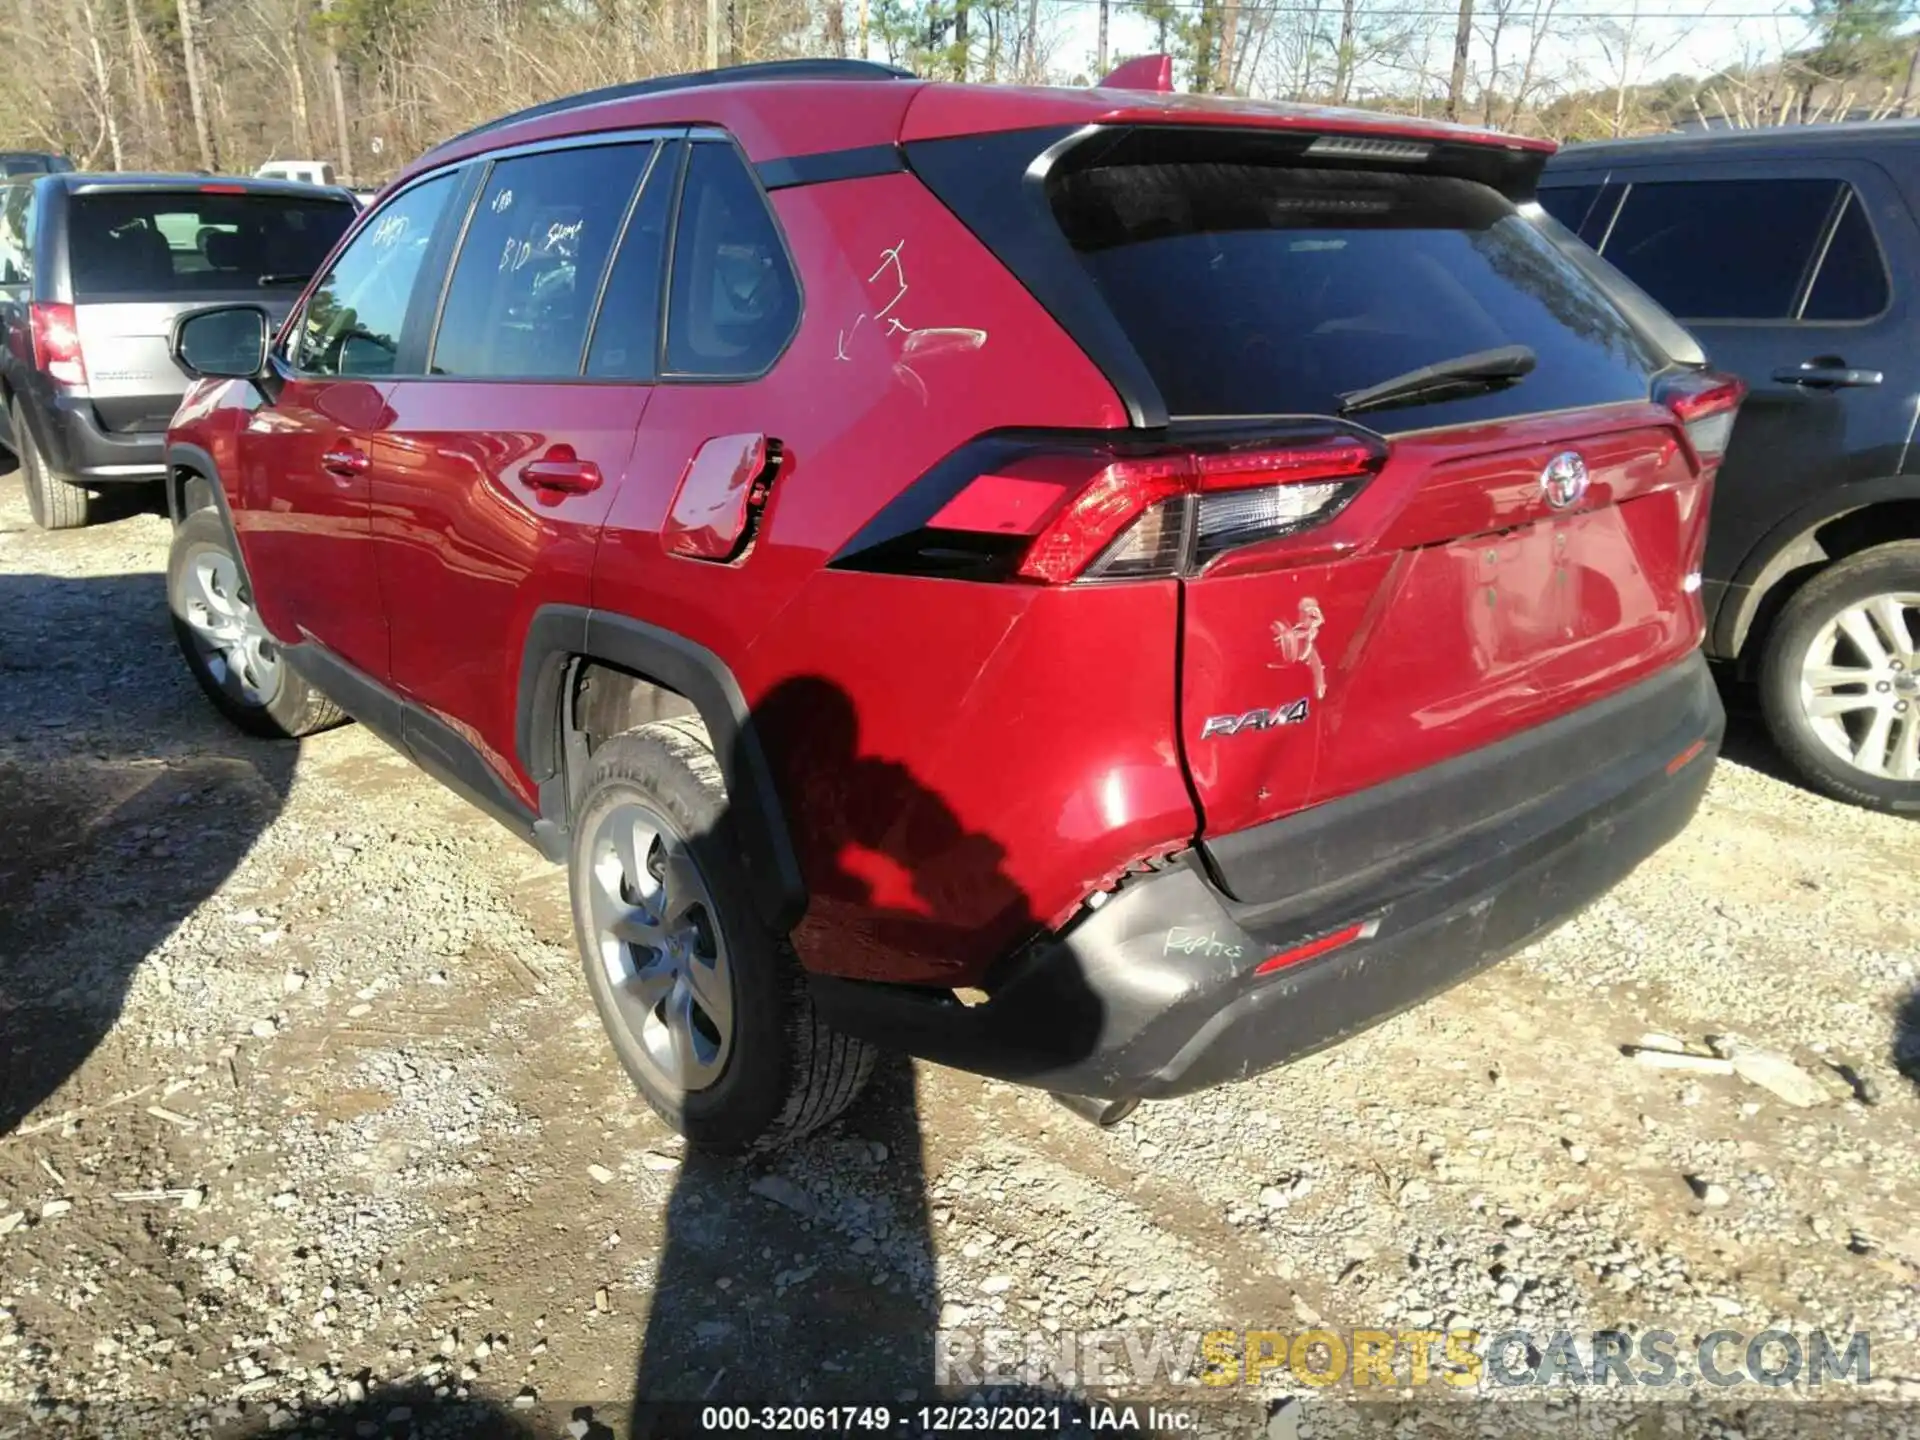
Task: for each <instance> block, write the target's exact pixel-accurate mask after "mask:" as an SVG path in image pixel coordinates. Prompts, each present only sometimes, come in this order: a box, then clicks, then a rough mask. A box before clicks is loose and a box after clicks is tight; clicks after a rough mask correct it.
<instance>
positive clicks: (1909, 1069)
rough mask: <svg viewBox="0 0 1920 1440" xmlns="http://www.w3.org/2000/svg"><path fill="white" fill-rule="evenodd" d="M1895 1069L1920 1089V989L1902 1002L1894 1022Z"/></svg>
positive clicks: (1912, 992)
mask: <svg viewBox="0 0 1920 1440" xmlns="http://www.w3.org/2000/svg"><path fill="white" fill-rule="evenodd" d="M1893 1068H1894V1069H1896V1070H1898V1071H1899V1072H1900V1073H1901V1074H1902V1075H1904V1076H1906V1077H1907V1079H1908V1080H1910V1081H1911V1082H1912V1083H1913V1086H1914V1088H1915V1089H1920V988H1916V989H1914V990H1913V991H1911V992H1910V993H1909V994H1908V995H1907V998H1906V999H1905V1000H1903V1001H1901V1002H1900V1011H1899V1013H1898V1014H1897V1015H1895V1016H1894V1020H1893Z"/></svg>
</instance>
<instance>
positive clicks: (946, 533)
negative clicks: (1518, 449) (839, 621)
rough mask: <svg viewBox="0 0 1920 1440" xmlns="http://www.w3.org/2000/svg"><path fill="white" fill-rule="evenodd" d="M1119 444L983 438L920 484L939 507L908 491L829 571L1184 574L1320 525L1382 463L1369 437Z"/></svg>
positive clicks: (1017, 576)
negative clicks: (936, 496)
mask: <svg viewBox="0 0 1920 1440" xmlns="http://www.w3.org/2000/svg"><path fill="white" fill-rule="evenodd" d="M1126 445H1127V442H1124V441H1113V442H1100V441H1083V442H1078V443H1076V442H1074V441H1072V440H1069V439H1061V440H1048V439H1047V438H1045V437H1035V438H1021V439H1010V438H1009V437H1004V436H989V437H985V438H984V439H983V440H981V441H977V442H975V443H974V444H973V445H971V446H968V447H964V448H963V449H962V450H961V451H960V452H958V453H957V454H955V455H954V456H952V457H949V460H948V461H947V462H945V463H943V465H941V466H939V467H936V469H935V470H934V471H933V472H931V473H930V474H929V475H928V476H927V477H926V478H925V479H924V480H923V481H922V482H921V485H932V486H935V487H937V488H938V490H939V491H940V493H941V494H942V495H943V496H944V498H943V499H941V501H940V503H939V504H938V505H937V506H936V507H934V508H933V509H932V513H931V514H926V510H927V504H926V501H925V499H924V497H922V496H919V495H917V494H916V491H918V490H919V489H920V486H916V487H914V489H913V490H909V491H908V492H907V494H906V495H904V496H902V497H901V500H900V501H899V502H896V504H895V505H894V506H890V507H889V509H888V511H886V512H883V513H882V514H881V515H880V516H879V517H876V519H875V521H874V522H873V523H872V524H871V525H869V526H868V527H867V529H866V530H865V531H863V532H862V533H861V534H860V535H859V536H856V537H855V539H854V541H853V542H852V543H851V544H850V545H849V546H848V547H847V549H846V550H845V551H843V552H842V553H841V554H840V555H839V556H837V557H835V561H834V563H835V564H836V565H838V566H840V567H841V568H843V569H863V570H886V571H893V572H900V573H917V574H943V575H954V576H964V577H966V578H971V579H993V580H1015V581H1027V582H1030V583H1037V584H1043V585H1064V584H1068V583H1071V582H1074V581H1096V580H1134V579H1148V578H1165V577H1168V576H1178V575H1190V574H1193V573H1195V572H1196V571H1198V570H1199V569H1201V568H1202V567H1204V566H1205V565H1206V564H1207V563H1208V562H1209V561H1211V560H1212V559H1214V558H1215V557H1216V556H1218V555H1221V554H1224V553H1225V552H1227V551H1228V550H1232V549H1236V548H1238V547H1240V546H1243V545H1251V544H1254V543H1256V542H1258V541H1261V540H1271V539H1274V538H1276V537H1278V536H1282V535H1287V534H1291V533H1292V532H1294V531H1296V530H1301V529H1304V528H1306V527H1308V526H1311V525H1316V524H1320V523H1322V522H1324V521H1326V520H1328V519H1330V518H1331V517H1332V516H1333V515H1335V514H1337V513H1338V512H1339V511H1340V509H1341V508H1342V507H1343V506H1344V505H1345V504H1346V502H1347V501H1348V500H1350V499H1351V498H1352V497H1353V495H1354V493H1355V492H1356V491H1357V490H1358V489H1359V488H1360V487H1361V485H1363V484H1364V483H1365V482H1366V481H1367V479H1368V478H1369V477H1371V476H1372V475H1373V474H1374V473H1375V472H1377V471H1378V470H1379V468H1380V466H1381V465H1382V464H1383V463H1384V461H1385V459H1386V453H1387V452H1386V447H1385V446H1384V445H1382V444H1381V443H1380V442H1378V441H1376V440H1373V439H1371V438H1370V437H1366V436H1361V435H1355V434H1351V433H1347V432H1339V431H1328V430H1327V429H1325V428H1324V427H1322V428H1321V429H1319V430H1318V432H1317V433H1314V434H1310V435H1306V436H1301V437H1287V436H1281V437H1271V436H1269V437H1262V438H1261V439H1259V440H1254V441H1248V440H1235V441H1232V442H1220V443H1215V444H1209V445H1194V446H1181V447H1167V448H1156V449H1144V448H1140V447H1138V446H1134V447H1132V448H1124V447H1126ZM916 512H917V513H918V514H926V518H925V519H924V520H920V519H917V518H916Z"/></svg>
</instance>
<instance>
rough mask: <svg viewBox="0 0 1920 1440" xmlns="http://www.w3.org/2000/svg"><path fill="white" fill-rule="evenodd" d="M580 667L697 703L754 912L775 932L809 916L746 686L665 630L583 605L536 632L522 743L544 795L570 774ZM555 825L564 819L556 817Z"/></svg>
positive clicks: (549, 610)
mask: <svg viewBox="0 0 1920 1440" xmlns="http://www.w3.org/2000/svg"><path fill="white" fill-rule="evenodd" d="M577 660H587V661H597V662H600V663H602V664H606V665H611V666H614V667H615V668H617V669H620V670H625V671H627V672H629V673H631V674H634V675H637V676H641V677H644V678H646V679H648V680H651V681H653V682H654V683H655V684H658V685H663V686H665V687H666V688H668V689H670V690H673V691H675V692H677V693H679V694H681V695H684V696H685V697H686V698H687V699H688V701H690V702H691V703H692V705H693V707H694V708H695V709H696V710H697V711H699V713H700V719H701V721H702V722H703V723H704V724H705V725H706V727H707V734H708V735H709V736H710V737H711V738H712V740H713V748H714V755H715V758H716V759H717V760H718V761H719V764H720V773H721V775H722V777H723V778H724V779H725V781H726V786H727V797H728V813H729V815H730V817H731V818H732V819H733V821H734V822H735V823H736V824H737V826H738V827H739V828H738V835H737V836H736V838H737V840H738V842H739V845H740V851H741V854H742V856H743V857H744V858H745V860H746V865H747V876H748V881H749V884H750V885H751V887H752V891H753V898H754V904H755V907H756V908H757V909H758V910H759V912H760V916H761V918H762V919H763V920H764V921H765V922H766V923H767V925H768V926H769V927H770V928H772V929H773V930H774V931H775V932H776V933H779V934H785V933H786V932H787V931H789V930H791V929H792V928H793V927H794V925H796V924H797V923H798V922H799V920H800V917H801V916H802V915H804V914H805V913H806V908H807V889H806V881H805V880H804V878H803V877H802V875H801V871H800V861H799V857H798V856H797V855H796V854H795V852H794V848H793V840H792V836H791V834H790V833H789V831H788V829H787V821H786V810H785V807H784V806H783V805H782V804H781V801H780V794H779V790H778V787H777V786H776V785H775V784H774V779H773V769H772V767H771V766H770V765H769V764H768V763H767V758H766V752H765V750H764V748H763V747H762V746H761V743H760V737H759V735H758V734H757V733H756V731H755V729H754V725H753V715H752V712H751V710H750V709H749V708H748V705H747V702H746V697H745V696H744V695H743V694H742V693H741V691H740V685H739V682H738V681H737V680H735V679H734V677H733V672H732V671H731V670H729V669H728V668H727V666H726V664H725V662H723V661H722V660H721V659H720V657H719V656H717V655H715V654H714V653H713V652H712V651H711V650H709V649H707V648H706V647H705V646H703V645H700V644H697V643H695V642H694V641H692V640H689V639H687V638H686V637H685V636H684V635H678V634H675V633H674V632H673V631H671V630H665V629H662V628H661V627H659V626H657V625H649V624H647V623H646V622H645V621H641V620H634V619H631V618H629V617H627V616H624V615H609V614H607V613H605V612H603V611H596V610H590V609H587V608H586V607H584V606H575V605H544V606H542V607H541V608H540V609H539V610H538V611H536V612H535V614H534V617H533V620H532V622H531V623H530V624H529V626H528V627H527V640H526V648H525V649H524V651H523V652H522V654H521V659H520V694H519V700H518V714H517V720H516V733H515V736H514V739H515V744H516V746H517V748H518V750H519V755H520V763H521V764H522V765H523V766H524V767H525V768H526V772H527V774H528V775H529V776H530V777H531V778H532V779H533V781H534V783H535V784H536V785H539V786H541V787H542V794H543V796H545V795H546V794H548V793H549V791H550V790H552V789H555V788H557V787H552V786H551V785H550V784H549V782H551V781H552V780H553V779H554V778H555V777H556V776H557V775H558V774H559V773H560V771H561V767H562V759H563V753H564V752H563V737H564V736H565V735H566V733H567V731H568V729H569V726H570V722H571V717H570V716H569V715H568V714H567V713H566V705H567V703H568V698H569V697H568V693H567V690H568V679H569V676H570V675H571V674H572V669H573V664H574V662H575V661H577ZM547 818H548V820H549V821H550V822H551V821H552V820H553V819H554V818H555V817H553V816H551V815H549V816H548V817H547Z"/></svg>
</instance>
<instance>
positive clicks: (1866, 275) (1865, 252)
mask: <svg viewBox="0 0 1920 1440" xmlns="http://www.w3.org/2000/svg"><path fill="white" fill-rule="evenodd" d="M1840 203H1841V205H1842V206H1843V207H1844V208H1843V209H1842V210H1841V212H1840V218H1839V220H1838V221H1837V222H1836V223H1835V225H1834V227H1833V238H1832V239H1830V240H1829V241H1828V242H1827V249H1826V253H1825V254H1824V255H1822V256H1821V257H1820V271H1819V273H1818V274H1817V275H1815V276H1814V277H1813V288H1812V289H1811V290H1809V291H1808V292H1807V303H1806V305H1805V306H1804V307H1803V308H1802V309H1801V311H1800V318H1801V319H1802V320H1827V321H1834V320H1870V319H1872V318H1873V317H1874V316H1875V315H1878V314H1879V313H1880V312H1881V311H1882V310H1884V309H1886V308H1887V267H1886V263H1885V262H1884V261H1883V260H1882V259H1881V258H1880V244H1879V241H1877V240H1876V239H1875V238H1874V235H1873V222H1872V221H1871V220H1869V219H1868V218H1867V207H1866V206H1865V205H1864V204H1862V203H1861V200H1860V197H1859V195H1857V194H1855V193H1854V191H1853V189H1852V188H1851V187H1849V188H1848V189H1847V191H1846V193H1845V194H1844V195H1843V196H1842V197H1841V200H1840Z"/></svg>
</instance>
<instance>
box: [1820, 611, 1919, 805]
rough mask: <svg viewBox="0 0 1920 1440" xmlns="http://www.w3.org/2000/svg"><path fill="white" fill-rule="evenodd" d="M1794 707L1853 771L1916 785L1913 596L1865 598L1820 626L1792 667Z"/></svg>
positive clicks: (1915, 617) (1916, 663)
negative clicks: (1796, 668) (1796, 670)
mask: <svg viewBox="0 0 1920 1440" xmlns="http://www.w3.org/2000/svg"><path fill="white" fill-rule="evenodd" d="M1800 704H1801V708H1802V710H1803V711H1804V712H1805V714H1806V717H1807V721H1808V723H1809V724H1810V725H1811V726H1812V728H1813V733H1814V734H1815V735H1817V736H1818V737H1819V739H1820V742H1821V743H1822V744H1823V745H1825V746H1826V747H1827V749H1829V750H1830V751H1832V752H1833V753H1834V754H1835V755H1837V756H1838V757H1839V758H1840V759H1842V760H1844V761H1846V762H1847V763H1848V764H1849V765H1851V766H1853V767H1854V768H1855V769H1857V770H1860V771H1862V772H1864V773H1866V774H1868V775H1873V776H1878V777H1880V778H1883V779H1891V780H1920V593H1914V592H1898V593H1895V594H1890V595H1874V596H1870V597H1869V598H1867V599H1865V600H1860V601H1856V602H1855V603H1854V604H1852V605H1849V606H1847V607H1846V609H1844V610H1842V611H1840V613H1839V614H1837V615H1835V616H1834V617H1833V618H1832V619H1830V620H1829V621H1827V623H1826V624H1825V625H1823V626H1821V627H1820V631H1819V633H1818V634H1816V635H1815V636H1814V639H1813V644H1812V645H1811V646H1809V647H1808V649H1807V653H1806V656H1805V657H1804V658H1803V659H1802V661H1801V664H1800Z"/></svg>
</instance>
